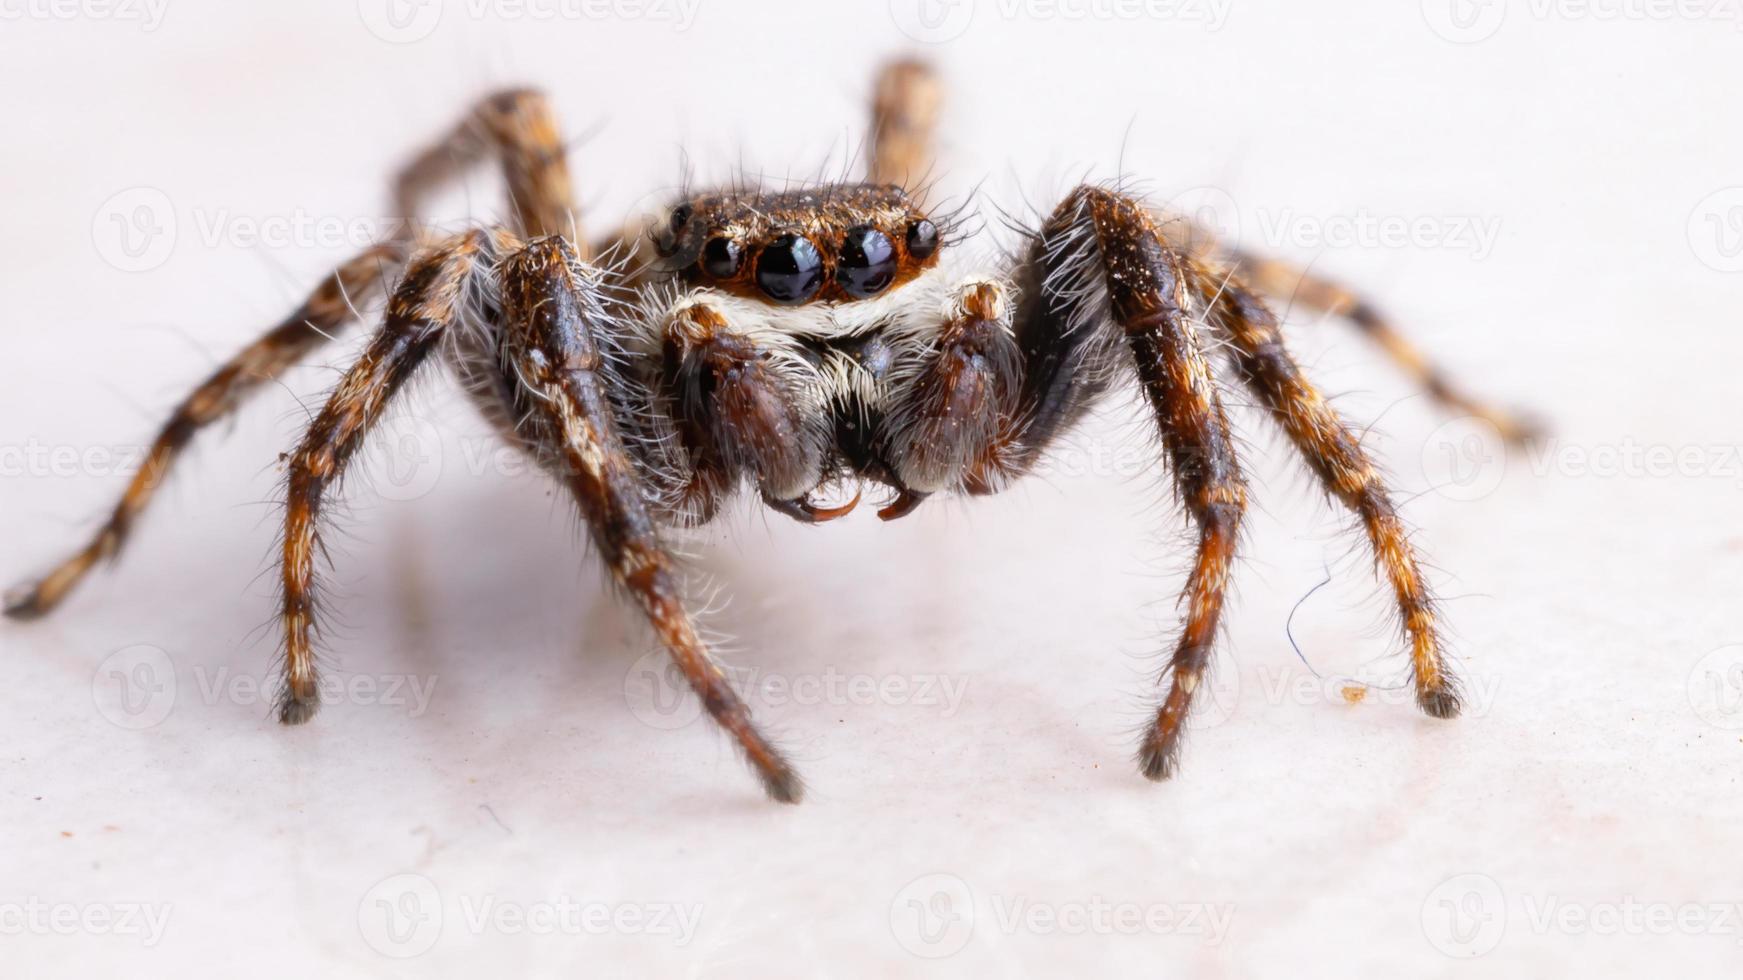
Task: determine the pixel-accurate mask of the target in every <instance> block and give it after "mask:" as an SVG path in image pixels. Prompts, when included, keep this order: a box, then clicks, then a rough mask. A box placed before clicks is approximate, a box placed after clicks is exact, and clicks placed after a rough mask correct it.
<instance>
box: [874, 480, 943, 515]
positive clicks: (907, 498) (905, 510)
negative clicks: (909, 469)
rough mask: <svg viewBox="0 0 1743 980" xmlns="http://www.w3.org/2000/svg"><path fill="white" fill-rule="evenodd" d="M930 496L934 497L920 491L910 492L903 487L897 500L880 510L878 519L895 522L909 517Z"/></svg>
mask: <svg viewBox="0 0 1743 980" xmlns="http://www.w3.org/2000/svg"><path fill="white" fill-rule="evenodd" d="M930 496H932V495H931V494H929V493H921V492H919V491H918V490H909V489H908V488H907V487H903V488H902V492H901V493H898V494H896V499H894V500H892V501H890V502H889V503H888V504H885V505H884V506H883V507H882V508H880V509H879V510H878V519H879V520H884V521H894V520H899V519H901V518H903V517H907V516H908V515H909V514H912V513H913V512H914V508H916V507H918V506H920V502H921V501H923V500H925V499H926V498H927V497H930Z"/></svg>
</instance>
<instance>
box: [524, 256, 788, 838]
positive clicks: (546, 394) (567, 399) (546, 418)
mask: <svg viewBox="0 0 1743 980" xmlns="http://www.w3.org/2000/svg"><path fill="white" fill-rule="evenodd" d="M500 275H501V280H502V307H503V323H504V328H503V346H504V350H503V361H504V364H505V366H506V367H505V370H506V372H507V376H508V377H509V378H510V379H512V382H513V384H514V385H515V387H516V391H517V397H518V398H519V399H520V400H521V401H522V402H523V404H520V405H517V406H516V407H517V408H518V409H519V410H520V411H519V414H520V416H521V417H523V418H525V419H526V421H525V422H524V423H523V425H525V426H527V427H528V428H529V429H530V431H528V432H526V433H525V434H526V435H527V436H528V437H529V440H528V441H530V442H531V443H533V444H535V445H539V446H543V447H546V448H547V450H548V451H549V452H550V453H551V454H552V455H554V456H555V457H556V459H555V460H554V461H553V465H555V466H557V468H558V471H559V472H560V473H562V474H563V475H564V476H565V477H566V478H567V480H568V482H569V486H570V488H571V489H572V490H573V492H574V494H575V500H576V502H577V503H578V504H579V505H580V509H581V513H582V515H583V516H584V517H585V518H586V520H587V524H588V527H589V528H590V529H591V531H592V539H593V542H594V544H595V546H596V547H598V549H599V553H600V556H601V557H602V558H603V559H604V561H605V565H606V568H607V569H608V570H609V571H610V573H611V576H612V579H613V580H614V581H615V582H616V583H617V584H618V585H619V586H621V587H622V588H623V589H624V591H625V592H627V593H628V594H629V596H630V597H631V598H632V599H633V600H634V601H635V602H636V604H637V605H639V606H640V607H641V609H642V612H643V613H644V614H645V615H646V616H647V617H648V621H649V622H650V623H652V625H653V627H654V630H655V632H656V633H657V634H658V635H659V638H660V642H661V644H662V645H664V646H665V648H666V650H667V652H669V653H670V654H671V656H672V660H673V662H675V663H676V664H677V665H678V669H679V670H680V671H682V672H683V674H684V677H685V678H686V679H687V680H688V681H689V683H690V686H691V688H692V689H694V690H695V692H696V694H697V696H698V697H700V698H701V699H702V704H703V705H704V706H705V707H706V708H707V709H708V713H709V715H711V716H712V717H713V718H714V720H715V721H716V722H717V723H718V724H719V725H720V726H721V727H722V728H724V729H725V730H726V731H727V732H729V733H730V734H731V735H732V737H733V738H734V739H735V740H737V742H738V745H739V748H741V749H742V750H743V751H744V754H745V757H746V758H747V759H748V760H749V761H750V763H751V765H752V766H753V767H755V769H756V771H757V775H758V776H760V777H761V779H762V782H763V788H764V789H765V790H766V791H767V792H768V795H769V796H770V797H771V798H773V799H775V800H777V801H779V802H782V803H796V802H798V801H799V798H800V796H801V794H802V791H803V787H802V785H801V783H800V781H799V777H798V774H797V773H795V772H794V771H793V768H792V766H791V765H789V764H788V763H787V760H786V759H784V758H782V756H781V754H780V752H779V751H777V750H776V749H775V748H774V746H773V745H771V744H770V743H769V741H768V740H767V739H766V738H764V737H763V735H762V733H761V732H759V731H757V729H756V726H755V725H754V724H752V722H751V718H750V711H749V709H748V708H746V706H745V704H744V702H743V701H741V700H740V699H739V697H738V694H737V693H736V692H735V691H734V690H733V688H732V686H731V684H730V683H729V682H728V681H727V678H726V675H725V673H724V672H723V671H722V670H721V668H720V666H719V665H718V664H717V663H715V662H714V660H713V659H712V658H711V657H710V656H709V654H708V649H707V647H706V646H705V645H704V644H703V642H702V639H701V637H699V636H698V635H697V633H696V627H695V625H694V624H693V623H692V622H691V620H690V616H689V613H688V612H686V610H685V608H684V603H683V598H682V589H681V584H680V582H679V576H678V573H677V570H676V569H675V568H674V566H673V562H672V559H671V557H670V556H669V555H668V554H667V552H666V550H665V549H664V547H662V545H661V543H660V538H659V533H658V529H657V527H656V525H655V523H654V518H653V516H652V510H651V508H650V506H649V500H648V496H649V492H648V490H647V488H646V487H645V485H644V484H643V481H642V479H641V477H640V475H639V474H638V473H637V470H636V467H635V464H634V462H633V460H632V459H631V457H630V455H629V452H628V451H627V449H626V447H625V443H624V440H623V438H622V436H621V434H620V425H619V423H618V421H617V420H616V411H615V409H614V403H613V390H614V386H616V385H621V384H624V383H626V382H625V381H624V380H623V379H620V378H618V377H616V376H615V374H614V373H613V371H612V370H611V365H610V359H609V358H607V357H606V356H604V353H603V351H604V349H605V345H604V344H602V342H601V335H602V334H603V333H605V332H606V331H610V330H612V329H618V326H617V324H616V323H615V322H614V320H613V318H612V317H611V315H610V314H609V312H608V311H607V309H606V307H605V305H604V302H603V300H602V299H601V285H602V284H601V282H600V276H599V274H598V273H597V272H596V271H594V270H593V269H591V268H590V267H588V266H586V265H584V264H583V263H582V261H581V259H580V256H579V255H578V254H577V253H576V252H575V250H574V247H573V245H571V244H570V243H569V242H567V241H564V240H563V239H560V238H544V239H540V240H538V241H535V242H532V243H530V244H529V245H527V247H526V248H525V249H523V250H521V251H519V252H517V253H515V254H514V255H512V256H511V257H510V258H509V259H508V260H507V261H506V262H504V263H503V266H502V271H501V274H500Z"/></svg>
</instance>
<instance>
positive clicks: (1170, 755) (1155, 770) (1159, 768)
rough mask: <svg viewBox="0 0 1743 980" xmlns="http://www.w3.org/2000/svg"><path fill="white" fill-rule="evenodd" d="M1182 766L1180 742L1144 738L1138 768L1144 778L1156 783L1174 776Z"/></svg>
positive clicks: (1176, 740) (1139, 750) (1139, 752)
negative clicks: (1164, 741) (1164, 742)
mask: <svg viewBox="0 0 1743 980" xmlns="http://www.w3.org/2000/svg"><path fill="white" fill-rule="evenodd" d="M1179 768H1180V742H1179V740H1178V739H1169V740H1168V741H1167V743H1166V744H1163V743H1162V742H1161V741H1159V740H1158V739H1156V738H1155V737H1149V738H1145V739H1144V744H1143V745H1142V746H1141V747H1140V748H1139V749H1138V769H1139V771H1141V772H1142V773H1143V774H1144V778H1145V779H1148V780H1150V781H1151V782H1154V783H1159V782H1162V781H1163V780H1165V779H1172V778H1174V773H1175V772H1176V771H1178V770H1179Z"/></svg>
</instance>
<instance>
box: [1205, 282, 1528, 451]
mask: <svg viewBox="0 0 1743 980" xmlns="http://www.w3.org/2000/svg"><path fill="white" fill-rule="evenodd" d="M1224 262H1225V263H1226V264H1228V265H1229V266H1230V267H1232V268H1233V269H1235V271H1236V272H1237V273H1238V274H1239V275H1240V276H1241V277H1242V278H1243V279H1245V280H1246V281H1247V282H1248V283H1250V284H1251V285H1252V287H1253V288H1255V289H1256V290H1258V291H1259V292H1261V293H1264V294H1266V295H1268V296H1271V297H1274V298H1276V299H1278V300H1284V301H1288V302H1291V303H1295V304H1298V305H1300V306H1303V307H1306V308H1307V309H1309V310H1313V311H1316V312H1319V313H1325V314H1330V315H1333V316H1340V317H1343V318H1345V319H1347V320H1349V321H1350V323H1352V324H1353V325H1355V327H1356V329H1357V330H1360V331H1361V332H1362V334H1363V335H1364V336H1366V337H1367V338H1368V339H1369V340H1371V341H1373V342H1374V344H1376V345H1377V346H1378V347H1379V348H1380V349H1381V350H1382V351H1384V352H1385V353H1386V356H1387V357H1389V358H1390V359H1391V360H1392V361H1393V363H1395V364H1397V365H1398V366H1399V367H1400V368H1402V369H1403V370H1404V371H1405V373H1407V374H1409V375H1410V377H1411V379H1412V380H1414V381H1415V382H1416V383H1417V384H1418V385H1419V386H1421V388H1422V390H1424V391H1426V392H1427V393H1428V397H1429V398H1431V399H1433V400H1434V402H1435V404H1437V405H1439V406H1440V407H1441V408H1443V409H1445V410H1447V411H1449V412H1456V413H1458V414H1461V415H1469V416H1472V417H1474V418H1478V419H1481V420H1483V421H1484V422H1487V423H1489V424H1490V425H1492V426H1494V427H1495V430H1496V431H1497V432H1499V433H1500V434H1501V438H1503V439H1505V440H1506V441H1507V442H1510V443H1514V444H1518V445H1522V444H1526V443H1529V442H1532V441H1533V440H1535V439H1536V438H1538V437H1539V436H1540V435H1541V434H1542V432H1543V426H1542V423H1541V421H1540V420H1538V419H1535V418H1531V417H1530V416H1528V415H1521V414H1519V413H1515V412H1509V411H1507V410H1505V409H1502V408H1498V407H1496V406H1495V405H1493V404H1491V403H1489V402H1487V401H1485V400H1483V399H1481V398H1478V397H1477V396H1476V395H1473V394H1471V393H1470V392H1469V391H1467V390H1465V389H1464V388H1463V387H1461V386H1460V385H1459V384H1458V382H1457V381H1456V380H1454V379H1453V378H1452V376H1451V375H1449V374H1448V373H1447V371H1446V370H1445V369H1444V368H1442V367H1441V366H1439V365H1438V364H1436V363H1434V362H1433V361H1432V360H1430V359H1429V356H1428V355H1427V354H1425V353H1424V352H1423V351H1422V349H1421V348H1419V347H1417V346H1416V344H1414V343H1412V342H1411V341H1410V339H1409V338H1408V337H1406V336H1405V335H1404V334H1403V332H1401V331H1400V330H1399V329H1398V328H1397V326H1395V325H1394V324H1393V323H1392V321H1391V320H1390V319H1389V318H1388V317H1387V316H1386V315H1385V314H1384V313H1382V312H1381V311H1380V309H1379V307H1377V306H1375V305H1374V303H1373V302H1371V301H1369V300H1367V299H1365V298H1363V297H1362V296H1360V295H1358V294H1356V293H1354V292H1352V291H1350V290H1349V289H1347V288H1345V287H1344V286H1342V285H1340V284H1338V283H1336V282H1334V281H1332V280H1330V279H1327V278H1325V277H1323V276H1320V275H1318V274H1316V273H1314V272H1311V271H1309V270H1306V269H1302V268H1299V267H1297V266H1294V265H1291V264H1290V263H1287V262H1283V261H1280V260H1277V259H1269V258H1259V257H1257V256H1253V255H1248V254H1246V253H1242V252H1233V253H1231V254H1230V255H1228V256H1227V257H1226V258H1225V259H1224Z"/></svg>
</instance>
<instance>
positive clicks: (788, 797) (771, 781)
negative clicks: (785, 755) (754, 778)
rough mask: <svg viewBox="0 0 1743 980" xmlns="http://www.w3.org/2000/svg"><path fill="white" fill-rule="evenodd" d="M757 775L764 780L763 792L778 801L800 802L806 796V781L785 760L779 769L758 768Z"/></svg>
mask: <svg viewBox="0 0 1743 980" xmlns="http://www.w3.org/2000/svg"><path fill="white" fill-rule="evenodd" d="M757 775H758V776H759V777H760V778H761V779H762V781H763V792H765V793H767V794H769V799H771V800H774V801H775V802H776V803H798V802H799V801H800V800H803V799H804V798H805V783H804V781H802V780H801V779H800V778H799V774H798V773H797V772H794V771H793V768H792V767H791V766H789V765H787V764H786V763H785V762H784V761H783V762H782V763H781V765H780V767H779V768H777V769H774V770H758V772H757Z"/></svg>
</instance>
